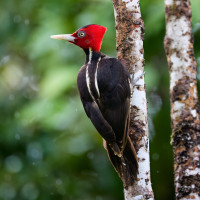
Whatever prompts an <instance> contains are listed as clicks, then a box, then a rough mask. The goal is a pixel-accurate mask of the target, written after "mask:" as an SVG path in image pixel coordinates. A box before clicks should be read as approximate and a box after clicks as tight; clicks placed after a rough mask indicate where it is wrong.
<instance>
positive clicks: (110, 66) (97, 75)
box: [51, 24, 138, 186]
mask: <svg viewBox="0 0 200 200" xmlns="http://www.w3.org/2000/svg"><path fill="white" fill-rule="evenodd" d="M106 30H107V28H106V27H103V26H100V25H96V24H91V25H87V26H84V27H82V28H80V29H78V30H77V31H76V32H74V33H73V34H62V35H52V36H51V38H53V39H60V40H66V41H68V42H70V43H73V44H75V45H77V46H79V47H80V48H82V49H83V50H84V52H85V54H86V61H85V64H84V65H83V66H82V67H81V69H80V71H79V73H78V78H77V84H78V89H79V93H80V97H81V101H82V104H83V107H84V109H85V112H86V114H87V116H88V117H89V118H90V120H91V121H92V123H93V125H94V126H95V128H96V129H97V131H98V132H99V133H100V135H101V136H102V137H103V140H104V147H105V148H106V150H107V152H108V155H109V158H110V160H111V162H112V164H113V166H114V168H115V170H116V171H117V172H118V174H119V176H120V177H121V179H122V181H123V183H124V186H129V185H132V184H133V182H134V180H135V179H136V177H137V173H138V162H137V156H136V152H135V149H134V146H133V144H132V142H131V140H130V137H129V135H128V134H129V133H128V132H129V118H130V113H129V110H130V97H131V89H130V75H129V72H128V71H127V69H126V68H125V67H124V66H123V65H122V64H121V62H120V61H119V60H118V59H116V58H110V57H108V56H106V55H104V54H103V53H101V52H100V48H101V43H102V40H103V36H104V34H105V32H106Z"/></svg>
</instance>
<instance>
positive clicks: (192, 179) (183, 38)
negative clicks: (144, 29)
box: [164, 0, 200, 200]
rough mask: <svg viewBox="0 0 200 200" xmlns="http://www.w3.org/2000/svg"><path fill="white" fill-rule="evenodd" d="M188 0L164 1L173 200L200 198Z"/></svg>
mask: <svg viewBox="0 0 200 200" xmlns="http://www.w3.org/2000/svg"><path fill="white" fill-rule="evenodd" d="M191 13H192V12H191V6H190V1H189V0H165V16H166V36H165V40H164V45H165V52H166V55H167V61H168V65H169V72H170V102H171V125H172V138H171V143H172V145H173V151H174V176H175V177H174V182H175V191H176V199H182V200H183V199H200V120H199V101H198V94H197V81H196V73H197V69H196V67H197V63H196V60H195V57H194V49H193V36H192V23H191V21H192V20H191Z"/></svg>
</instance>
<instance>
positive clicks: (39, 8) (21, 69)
mask: <svg viewBox="0 0 200 200" xmlns="http://www.w3.org/2000/svg"><path fill="white" fill-rule="evenodd" d="M191 3H192V11H193V33H194V42H195V55H196V58H197V61H198V65H199V64H200V12H199V9H200V1H199V0H191ZM141 10H142V16H143V19H144V22H145V30H146V33H145V40H144V48H145V60H146V65H145V71H146V75H145V79H146V88H147V97H148V113H149V130H150V151H151V177H152V183H153V189H154V193H155V197H156V199H157V200H173V199H174V189H173V154H172V147H171V145H170V134H171V129H170V105H169V94H168V88H169V74H168V66H167V63H166V57H165V53H164V48H163V38H164V35H165V18H164V1H163V0H151V1H141ZM91 23H96V24H101V25H104V26H106V27H107V28H108V31H107V33H106V35H105V38H104V41H103V46H102V51H103V52H104V53H106V54H108V55H109V56H116V50H115V24H114V14H113V7H112V1H111V0H60V1H55V0H43V1H39V0H21V1H16V0H9V1H8V0H1V1H0V25H1V27H0V199H1V200H58V199H59V200H122V199H123V190H122V183H121V181H120V179H119V178H118V176H117V173H116V172H115V171H114V170H113V168H112V166H111V164H110V162H109V160H108V158H107V155H106V152H105V150H104V149H103V146H102V139H101V137H100V135H99V134H98V133H97V131H96V130H95V128H94V127H93V126H92V124H91V122H90V120H89V119H88V118H87V117H86V115H85V113H84V110H83V107H82V105H81V102H80V99H79V96H78V91H77V86H76V77H77V73H78V71H79V69H80V66H82V64H83V62H84V59H85V55H84V52H83V51H82V50H81V49H79V48H78V47H76V46H73V45H72V44H69V43H68V44H66V42H63V41H56V40H52V39H50V38H49V36H50V35H52V34H60V33H72V32H74V31H75V30H76V29H78V28H79V27H81V26H84V25H87V24H91ZM199 78H200V74H198V80H199Z"/></svg>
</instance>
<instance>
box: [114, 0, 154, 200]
mask: <svg viewBox="0 0 200 200" xmlns="http://www.w3.org/2000/svg"><path fill="white" fill-rule="evenodd" d="M113 7H114V12H115V24H116V39H117V57H118V59H119V60H120V61H121V62H122V63H123V65H124V66H126V67H127V68H128V70H129V72H130V73H131V74H132V75H134V79H135V78H137V77H138V76H139V75H141V74H142V73H143V71H144V50H143V35H144V23H143V20H142V18H141V13H140V3H139V0H113ZM137 85H139V86H137V87H134V88H133V95H132V100H131V120H130V133H129V134H130V137H131V140H132V142H133V144H134V146H135V149H136V152H137V156H138V164H139V173H138V180H137V181H136V182H135V183H134V184H133V186H129V187H127V188H124V193H125V199H126V200H140V199H153V198H154V195H153V191H152V187H151V180H150V163H149V137H148V121H147V101H146V93H145V84H144V77H141V78H140V80H139V81H138V82H137Z"/></svg>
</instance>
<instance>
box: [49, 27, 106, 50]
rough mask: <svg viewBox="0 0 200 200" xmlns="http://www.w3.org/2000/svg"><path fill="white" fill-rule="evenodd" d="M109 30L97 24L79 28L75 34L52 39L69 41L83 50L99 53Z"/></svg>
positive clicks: (57, 36) (54, 36)
mask: <svg viewBox="0 0 200 200" xmlns="http://www.w3.org/2000/svg"><path fill="white" fill-rule="evenodd" d="M106 30H107V28H106V27H104V26H100V25H97V24H91V25H87V26H83V27H81V28H79V29H78V30H77V31H76V32H74V33H73V34H64V35H53V36H51V38H54V39H61V40H67V41H69V42H70V43H73V44H75V45H77V46H79V47H81V48H82V49H83V50H86V49H89V48H91V49H92V50H93V51H97V52H99V51H100V49H101V43H102V40H103V36H104V34H105V32H106Z"/></svg>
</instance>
